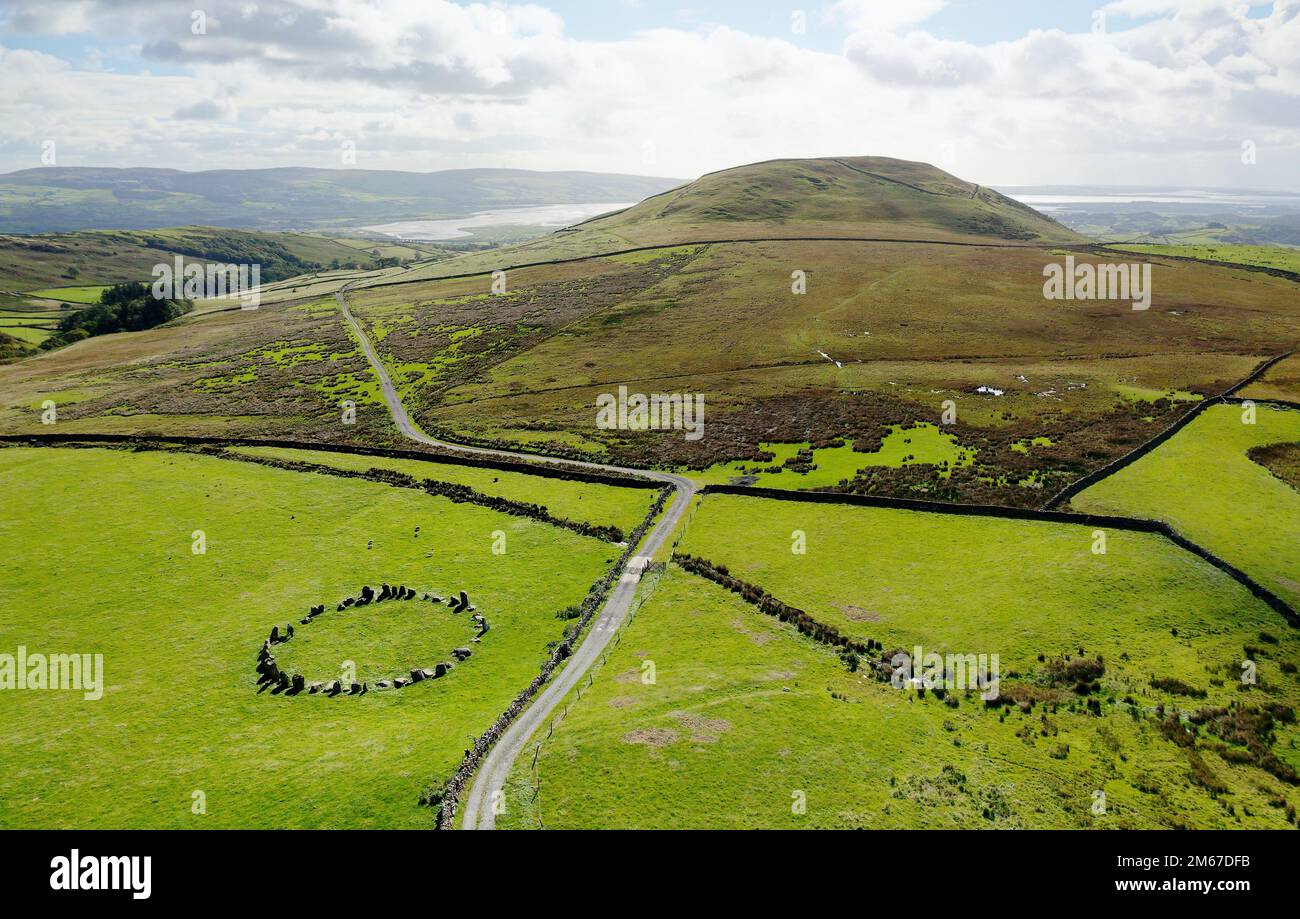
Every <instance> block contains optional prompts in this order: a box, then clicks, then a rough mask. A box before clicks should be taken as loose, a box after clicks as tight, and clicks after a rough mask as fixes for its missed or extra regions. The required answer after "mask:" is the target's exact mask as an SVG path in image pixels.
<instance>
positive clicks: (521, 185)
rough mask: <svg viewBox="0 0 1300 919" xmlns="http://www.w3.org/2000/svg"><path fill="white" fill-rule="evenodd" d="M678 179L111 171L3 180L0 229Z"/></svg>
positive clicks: (315, 217) (299, 212)
mask: <svg viewBox="0 0 1300 919" xmlns="http://www.w3.org/2000/svg"><path fill="white" fill-rule="evenodd" d="M677 181H678V180H676V179H663V178H653V177H649V176H630V175H610V174H604V173H595V172H533V171H530V170H526V169H449V170H444V171H441V172H397V171H387V170H384V171H381V170H371V169H305V168H282V169H218V170H211V171H206V172H182V171H180V170H177V169H105V168H90V167H66V168H65V167H46V168H42V169H24V170H21V171H19V172H10V173H7V174H4V175H0V232H9V233H42V232H62V231H69V230H80V229H84V228H86V227H100V228H105V229H113V228H124V227H168V226H176V225H177V224H184V223H202V224H206V225H212V226H239V227H259V228H266V229H301V228H303V227H308V226H328V227H340V226H353V225H356V224H359V223H364V222H379V221H385V220H401V219H405V218H422V217H438V216H462V215H465V214H472V213H476V212H478V211H480V210H485V209H488V208H494V207H527V206H531V205H543V204H576V203H587V202H592V201H634V200H639V199H641V198H644V197H645V196H646V195H651V194H654V193H656V192H660V191H663V190H664V189H665V188H668V187H670V186H672V185H674V184H676V183H677Z"/></svg>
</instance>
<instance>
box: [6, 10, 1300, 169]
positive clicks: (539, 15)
mask: <svg viewBox="0 0 1300 919" xmlns="http://www.w3.org/2000/svg"><path fill="white" fill-rule="evenodd" d="M50 6H51V5H50V4H47V3H44V2H37V0H14V2H11V3H10V4H9V11H8V13H7V14H6V15H7V19H6V20H5V21H4V22H5V24H4V25H3V26H0V28H3V29H8V30H9V31H10V32H18V31H21V30H30V31H34V32H37V33H42V34H51V33H61V34H67V33H82V34H87V33H88V34H93V35H95V36H98V37H99V38H101V39H102V40H105V41H106V43H111V44H113V45H120V44H122V43H139V44H140V45H141V46H142V47H143V49H144V51H143V54H144V62H145V64H146V65H148V64H149V62H150V61H151V60H156V61H158V62H160V63H165V64H166V65H167V67H168V68H169V69H174V68H176V67H179V68H180V69H181V72H180V73H179V74H171V73H169V74H167V75H154V76H151V75H147V74H144V73H122V72H117V73H113V72H102V71H92V70H88V69H77V68H76V67H74V66H73V65H71V64H69V63H67V62H64V61H62V60H60V59H59V58H58V57H55V56H53V55H50V54H42V53H39V52H31V51H19V50H12V49H10V50H5V49H4V48H0V79H2V80H3V81H4V85H5V88H6V93H5V95H4V97H3V98H0V165H3V166H4V167H7V168H21V167H24V166H28V165H36V163H37V162H38V157H39V154H40V144H41V142H42V141H43V140H44V139H48V138H54V139H56V140H57V141H58V143H59V149H60V156H61V162H64V163H65V164H75V163H87V164H91V163H94V164H105V163H111V164H115V165H135V164H146V165H166V166H178V167H182V168H213V167H235V166H262V165H290V164H292V165H321V166H336V165H339V158H338V150H339V147H340V145H341V144H342V143H343V142H344V141H348V142H351V143H353V144H355V146H356V150H357V165H359V166H363V167H371V168H407V169H437V168H449V167H456V166H467V165H499V166H517V167H526V168H541V169H596V170H605V171H618V172H640V173H650V174H659V175H675V176H693V175H696V174H699V173H701V172H703V171H707V170H711V169H717V168H723V167H725V166H729V165H735V164H738V163H744V162H752V161H755V160H762V159H767V158H773V157H780V156H819V155H845V154H883V155H892V156H904V157H908V158H914V159H924V160H929V161H932V162H942V163H943V164H944V165H945V168H949V169H950V171H953V172H955V173H956V174H958V175H961V176H963V177H965V178H969V179H971V180H973V181H978V182H981V183H985V184H996V183H1029V182H1039V181H1076V182H1116V181H1123V182H1126V183H1142V182H1158V183H1160V184H1169V183H1196V184H1241V185H1269V184H1272V185H1294V184H1295V182H1296V179H1295V176H1296V175H1298V174H1300V168H1297V167H1300V105H1297V104H1296V103H1297V97H1298V96H1300V15H1298V13H1300V8H1298V7H1297V6H1296V5H1295V4H1288V3H1283V2H1279V3H1277V4H1275V6H1274V8H1273V9H1272V11H1271V13H1270V14H1269V15H1268V16H1265V17H1262V18H1254V19H1249V18H1245V17H1244V16H1242V15H1241V14H1240V13H1239V12H1238V11H1236V9H1235V8H1234V6H1233V5H1232V4H1230V3H1226V2H1210V0H1206V2H1199V0H1198V2H1195V3H1186V2H1179V3H1177V4H1175V3H1172V2H1166V0H1118V2H1115V3H1111V4H1109V5H1108V6H1107V7H1105V9H1106V11H1107V12H1108V14H1110V23H1111V29H1110V30H1109V31H1108V33H1106V34H1102V35H1093V34H1091V33H1089V32H1083V33H1080V34H1067V33H1065V32H1061V31H1058V30H1047V31H1033V32H1030V33H1028V34H1026V35H1025V36H1023V37H1021V38H1019V39H1017V40H1015V41H1006V42H999V43H995V44H991V45H975V44H971V43H968V42H962V41H953V40H947V39H940V38H936V37H935V36H933V35H931V34H929V33H928V32H926V31H925V30H924V25H925V20H926V19H928V18H929V17H930V16H931V15H933V13H934V12H936V11H938V10H939V9H940V8H941V6H942V3H941V2H940V0H921V2H918V3H913V4H904V3H895V2H889V3H879V2H840V3H837V4H835V5H834V6H833V7H831V8H830V12H831V14H832V16H833V18H834V19H835V20H836V21H838V22H840V23H841V24H842V25H843V26H844V27H845V28H846V29H847V30H848V34H847V35H846V37H845V41H844V45H843V50H842V53H832V52H826V51H817V50H811V49H809V48H806V47H801V46H800V45H798V44H796V43H794V42H792V41H788V40H785V39H783V38H770V37H763V36H757V35H753V34H749V33H746V32H743V31H740V30H737V29H735V28H730V27H726V26H699V25H696V26H692V27H690V28H689V29H688V28H661V29H655V30H650V31H646V32H641V33H637V34H634V35H632V36H630V37H628V38H625V39H622V40H618V41H580V40H577V39H575V38H573V37H571V36H570V35H569V34H568V33H567V32H566V30H565V25H564V23H563V21H562V20H561V19H560V17H558V16H557V15H555V14H554V13H553V12H551V11H549V10H547V9H545V8H543V7H542V6H539V5H535V4H529V5H516V6H502V5H484V4H471V5H468V6H462V5H459V4H453V3H447V2H443V0H427V2H397V0H375V2H368V0H367V2H362V0H258V2H257V3H248V2H245V0H205V3H204V4H203V6H204V7H205V9H206V11H207V23H206V25H207V33H206V34H200V35H195V34H193V32H192V29H191V17H190V11H189V10H188V9H178V10H177V11H175V12H173V13H167V14H164V15H160V14H159V13H158V12H157V7H156V5H154V4H151V3H145V2H143V0H117V2H109V0H80V2H75V3H71V4H64V5H60V6H59V8H58V9H57V10H53V11H51V10H50V9H48V7H50ZM1130 15H1131V16H1136V17H1138V20H1137V21H1138V23H1139V24H1137V25H1134V26H1132V27H1130V28H1126V29H1122V30H1121V29H1117V28H1115V26H1114V23H1115V22H1116V21H1117V20H1120V19H1123V18H1124V17H1126V16H1130ZM1126 21H1129V20H1126ZM1082 27H1083V28H1086V27H1087V24H1086V23H1085V24H1084V25H1083V26H1082ZM119 69H120V68H119ZM1246 139H1250V140H1254V141H1255V142H1256V144H1257V145H1258V147H1259V159H1258V165H1257V166H1255V167H1250V168H1249V169H1248V168H1246V167H1244V166H1243V165H1242V164H1241V163H1240V157H1239V150H1240V144H1241V142H1242V141H1243V140H1246ZM651 151H652V152H653V154H654V155H653V159H652V161H650V162H646V161H645V155H646V154H647V153H649V152H651Z"/></svg>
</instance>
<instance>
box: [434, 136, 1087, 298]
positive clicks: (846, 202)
mask: <svg viewBox="0 0 1300 919" xmlns="http://www.w3.org/2000/svg"><path fill="white" fill-rule="evenodd" d="M817 237H831V238H838V239H845V238H859V239H881V240H929V241H935V242H953V243H975V244H980V243H987V244H997V245H1044V244H1080V243H1085V242H1087V239H1086V238H1085V237H1083V236H1081V235H1079V234H1078V233H1076V232H1075V231H1073V230H1071V229H1069V228H1068V227H1066V226H1063V225H1062V224H1060V223H1057V222H1056V221H1055V220H1052V219H1051V218H1050V217H1046V216H1044V215H1043V214H1040V213H1039V212H1038V211H1036V210H1034V209H1033V208H1031V207H1029V206H1028V205H1025V204H1021V203H1020V202H1018V201H1015V200H1013V199H1012V198H1008V197H1007V196H1005V195H1003V194H1000V193H999V192H996V191H994V190H993V189H991V188H988V187H986V186H983V185H977V184H975V183H973V182H968V181H965V180H963V179H959V178H957V177H956V176H953V175H950V174H949V173H947V172H944V171H943V170H942V169H939V168H937V167H935V166H931V165H929V164H927V163H917V162H911V161H908V160H899V159H892V158H890V157H878V156H857V157H828V158H822V159H781V160H769V161H767V162H762V163H751V164H749V165H746V166H736V167H734V168H732V169H723V170H721V171H719V172H711V173H708V174H707V175H703V176H701V177H700V178H698V179H696V180H695V181H693V182H689V183H687V184H685V185H681V186H679V187H677V188H673V189H669V190H667V191H664V192H661V193H660V194H656V195H652V196H651V197H649V198H646V199H645V200H644V201H641V202H640V203H639V204H636V205H633V206H632V207H629V208H627V209H625V210H622V211H618V212H616V213H613V214H606V215H603V216H600V217H594V218H592V219H591V220H587V221H585V222H583V223H580V224H577V225H576V226H572V227H568V228H566V229H564V230H560V231H559V232H557V233H554V234H552V235H550V236H546V237H542V238H540V239H536V240H533V241H531V242H528V243H525V244H523V245H520V246H516V247H513V248H512V249H509V250H506V252H505V254H502V253H493V254H491V255H488V256H482V255H471V256H466V257H464V258H459V259H452V260H448V261H447V262H445V263H443V264H441V265H438V266H436V267H435V268H432V269H431V270H430V271H429V272H428V274H427V276H429V277H435V276H438V275H442V274H449V273H454V272H458V271H470V270H476V269H477V268H478V267H479V266H485V265H488V264H489V262H490V263H491V264H492V267H497V266H499V265H500V264H501V262H502V260H503V258H507V257H508V258H507V263H513V264H522V263H528V262H535V261H544V260H548V259H557V258H575V257H582V256H587V255H594V254H598V253H604V252H615V251H619V250H623V249H629V248H635V247H638V246H657V245H673V244H676V243H683V242H700V241H706V240H709V241H712V240H740V239H795V238H805V239H806V238H817Z"/></svg>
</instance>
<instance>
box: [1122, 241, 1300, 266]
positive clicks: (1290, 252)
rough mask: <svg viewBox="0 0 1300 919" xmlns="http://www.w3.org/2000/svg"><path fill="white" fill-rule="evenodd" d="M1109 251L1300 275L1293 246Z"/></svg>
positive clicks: (1298, 251) (1299, 253)
mask: <svg viewBox="0 0 1300 919" xmlns="http://www.w3.org/2000/svg"><path fill="white" fill-rule="evenodd" d="M1107 248H1108V249H1115V250H1117V251H1119V252H1136V253H1139V254H1141V255H1177V256H1180V257H1182V258H1195V259H1203V260H1205V261H1210V262H1232V263H1233V264H1236V265H1256V266H1259V267H1261V268H1278V269H1281V270H1282V271H1294V272H1300V248H1294V247H1291V246H1251V245H1234V244H1232V243H1217V242H1208V243H1204V244H1199V245H1155V244H1151V245H1148V244H1146V243H1111V244H1109V245H1108V246H1107Z"/></svg>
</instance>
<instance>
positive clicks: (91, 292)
mask: <svg viewBox="0 0 1300 919" xmlns="http://www.w3.org/2000/svg"><path fill="white" fill-rule="evenodd" d="M106 290H108V285H104V284H99V285H95V286H91V287H51V288H47V289H46V290H33V291H30V292H29V293H28V296H29V297H38V298H40V299H42V300H61V301H63V302H65V303H85V304H91V303H98V302H99V297H100V295H101V294H103V292H104V291H106Z"/></svg>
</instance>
